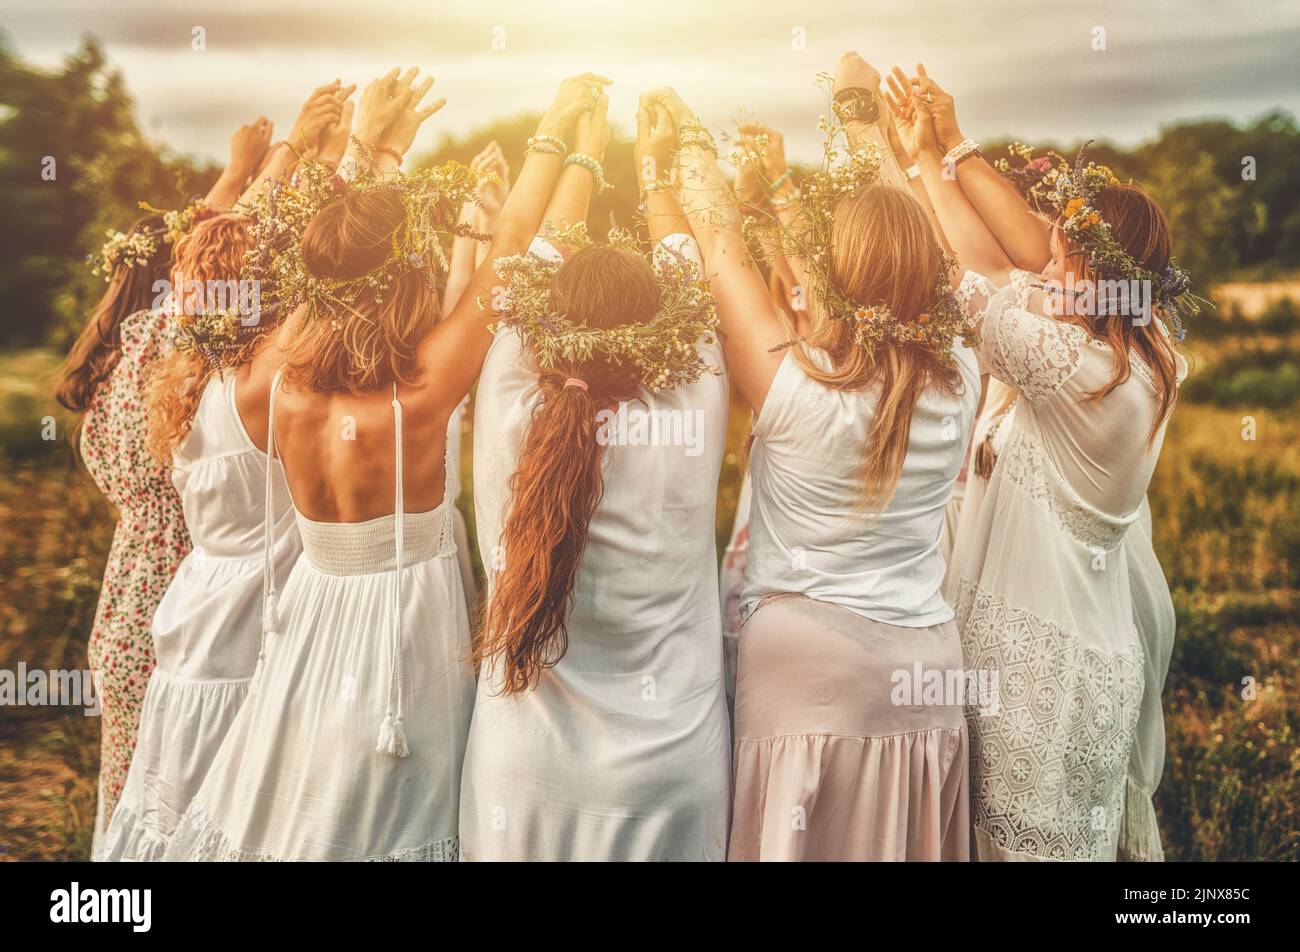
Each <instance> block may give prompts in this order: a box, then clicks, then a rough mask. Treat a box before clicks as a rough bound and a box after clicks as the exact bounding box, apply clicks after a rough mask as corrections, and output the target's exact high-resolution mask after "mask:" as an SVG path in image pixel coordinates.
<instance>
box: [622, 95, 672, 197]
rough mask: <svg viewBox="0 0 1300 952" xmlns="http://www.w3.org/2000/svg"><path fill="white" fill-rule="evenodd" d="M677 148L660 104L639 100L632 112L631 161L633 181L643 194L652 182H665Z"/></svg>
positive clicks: (670, 124)
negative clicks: (633, 141) (634, 120)
mask: <svg viewBox="0 0 1300 952" xmlns="http://www.w3.org/2000/svg"><path fill="white" fill-rule="evenodd" d="M676 149H677V128H676V126H674V125H673V117H672V116H671V115H669V114H668V109H667V108H666V107H665V106H664V105H663V103H660V102H657V101H655V100H652V99H648V98H647V96H642V97H641V102H640V105H639V108H638V109H637V112H636V143H635V145H633V147H632V159H633V161H634V162H635V163H636V174H637V181H638V185H639V186H640V188H641V189H642V190H643V191H644V190H645V187H646V186H647V185H650V184H651V183H653V182H662V181H666V180H667V178H668V175H669V173H670V172H671V171H672V167H673V152H674V151H675V150H676Z"/></svg>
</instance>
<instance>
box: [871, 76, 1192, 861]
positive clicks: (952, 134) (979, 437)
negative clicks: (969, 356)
mask: <svg viewBox="0 0 1300 952" xmlns="http://www.w3.org/2000/svg"><path fill="white" fill-rule="evenodd" d="M916 71H917V72H916V76H914V77H912V78H911V79H910V80H909V79H908V77H906V76H905V75H904V74H903V73H902V71H901V70H899V69H898V68H895V69H894V71H893V74H892V75H891V77H890V79H889V86H890V89H891V92H892V93H893V96H894V98H895V100H896V102H897V103H898V104H899V105H900V107H901V108H902V109H903V110H908V109H910V96H909V95H908V94H907V92H906V90H907V87H908V86H914V87H915V88H916V90H917V92H918V93H919V97H920V102H921V107H922V108H924V110H925V111H926V112H927V113H929V114H930V116H931V117H932V118H933V119H934V125H935V136H936V139H937V140H938V145H939V148H941V149H944V150H945V161H946V162H947V163H948V167H949V170H950V174H951V173H955V174H956V178H957V182H958V184H960V185H961V188H962V192H963V193H964V194H965V195H966V197H967V198H969V199H970V201H971V204H972V205H973V206H974V207H975V209H976V211H978V212H979V216H980V218H981V219H982V220H983V222H984V224H985V225H986V226H987V227H988V229H989V231H991V232H992V233H993V235H994V236H995V237H996V238H997V240H998V243H999V244H1000V245H1001V246H1002V248H1003V249H1004V250H1005V251H1006V252H1007V256H1008V257H1009V258H1010V259H1011V262H1012V264H1013V265H1014V267H1015V270H1013V271H1012V272H1011V284H1012V286H1013V288H1014V289H1015V298H1016V301H1017V303H1018V304H1019V305H1020V306H1022V307H1024V306H1026V305H1027V304H1028V297H1029V295H1030V294H1031V293H1032V292H1033V290H1034V285H1036V284H1038V283H1041V278H1040V275H1041V274H1042V271H1043V269H1044V268H1045V267H1046V266H1047V265H1048V263H1049V261H1050V259H1051V254H1052V253H1051V248H1050V239H1051V233H1052V226H1051V223H1050V219H1049V218H1048V217H1047V216H1046V215H1045V214H1044V213H1043V211H1041V210H1038V209H1036V208H1034V207H1033V206H1031V204H1030V201H1029V199H1030V198H1031V197H1032V192H1033V188H1034V186H1035V185H1036V184H1037V183H1038V182H1040V181H1041V180H1042V178H1043V176H1045V175H1046V174H1047V173H1049V172H1050V171H1051V170H1052V169H1053V168H1054V167H1055V163H1054V162H1053V161H1052V159H1051V157H1049V156H1040V157H1037V158H1034V157H1033V155H1032V153H1031V152H1030V151H1029V150H1028V149H1027V148H1025V147H1023V146H1013V147H1012V149H1011V150H1010V152H1011V155H1010V157H1009V158H1008V159H1007V160H1000V161H998V162H997V163H995V164H990V163H989V162H988V161H987V160H986V159H985V158H984V156H983V154H982V153H981V151H980V149H979V147H978V144H977V143H975V142H974V140H971V139H968V138H967V137H966V136H965V135H963V134H962V132H961V129H960V127H959V125H958V122H957V112H956V105H955V102H954V99H953V97H952V95H951V94H950V93H948V92H947V91H946V90H944V89H943V88H942V87H940V86H939V84H938V83H937V82H935V80H934V79H933V78H931V77H930V75H929V74H928V73H927V71H926V68H925V65H924V64H923V63H918V64H917V65H916ZM1018 396H1019V395H1018V393H1017V392H1016V390H1015V389H1014V388H1013V387H1010V386H1007V385H1006V384H1004V383H1002V382H1001V381H999V380H996V379H995V380H992V381H991V383H990V386H989V389H988V397H987V399H986V400H985V404H984V407H983V410H982V412H981V414H980V419H979V421H978V422H977V423H976V426H975V435H974V438H973V439H972V443H971V446H972V450H971V459H970V466H969V473H968V477H967V486H968V490H967V493H968V495H967V499H968V503H967V504H964V505H963V509H962V511H961V513H960V515H959V517H958V521H957V526H956V532H955V533H954V536H953V539H954V541H955V539H956V538H959V537H962V536H965V535H968V534H970V533H971V532H973V531H974V530H975V526H976V524H977V523H978V519H979V509H980V502H981V500H982V499H983V496H984V490H985V489H986V488H987V486H988V481H989V478H990V476H991V475H992V472H993V467H994V465H995V464H996V462H997V459H998V457H999V456H1000V455H1001V454H1002V451H1003V449H1004V448H1005V446H1006V441H1007V435H1008V433H1009V432H1010V430H1011V429H1012V426H1011V417H1012V416H1013V414H1014V413H1015V407H1016V403H1017V400H1018ZM1139 513H1140V515H1139V519H1138V529H1136V530H1134V531H1130V532H1126V533H1125V534H1124V541H1123V548H1124V552H1125V556H1126V559H1127V562H1128V570H1129V584H1130V586H1131V588H1132V591H1133V618H1134V621H1135V623H1136V624H1137V630H1138V636H1139V638H1140V640H1141V643H1142V653H1143V660H1144V664H1143V671H1144V678H1143V680H1144V690H1143V694H1142V712H1141V714H1140V715H1139V718H1138V726H1137V734H1136V739H1135V743H1134V745H1133V753H1132V755H1131V757H1130V759H1129V771H1128V780H1127V782H1126V791H1125V797H1124V814H1123V818H1122V820H1121V823H1120V842H1119V857H1120V859H1123V860H1159V859H1161V858H1163V855H1164V851H1163V848H1162V846H1161V843H1160V830H1159V827H1158V825H1157V823H1156V817H1155V808H1154V806H1153V804H1152V802H1151V798H1152V794H1153V793H1154V792H1155V790H1156V788H1157V787H1158V786H1159V784H1160V777H1161V774H1162V773H1163V772H1164V760H1165V732H1164V710H1163V707H1162V705H1161V700H1160V697H1161V694H1162V692H1163V691H1164V684H1165V677H1166V675H1167V674H1168V672H1169V659H1170V656H1171V654H1172V652H1173V643H1174V634H1175V628H1176V618H1175V614H1174V605H1173V599H1172V597H1171V596H1170V593H1169V583H1168V582H1167V581H1166V579H1165V574H1164V570H1163V569H1162V568H1161V566H1160V560H1159V558H1158V557H1157V556H1156V553H1155V549H1154V547H1153V546H1152V544H1151V508H1150V506H1149V504H1148V503H1147V500H1146V499H1145V497H1144V498H1143V501H1142V505H1141V507H1140V508H1139ZM1138 530H1140V531H1138ZM958 585H959V573H957V572H952V573H950V575H949V579H948V582H947V583H946V588H945V594H946V595H947V596H948V597H949V598H952V599H955V598H956V595H957V591H956V589H957V586H958Z"/></svg>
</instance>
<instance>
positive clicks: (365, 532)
mask: <svg viewBox="0 0 1300 952" xmlns="http://www.w3.org/2000/svg"><path fill="white" fill-rule="evenodd" d="M278 383H279V375H278V374H277V376H276V380H275V383H274V384H273V385H272V389H271V413H270V417H271V420H272V421H273V420H274V407H275V391H276V387H277V386H278ZM393 408H394V423H395V430H396V435H397V444H398V451H397V460H396V461H397V466H396V472H397V485H396V487H395V493H394V495H395V504H394V513H401V514H402V515H401V519H402V521H401V523H399V522H398V517H397V516H396V515H395V514H393V515H387V516H380V517H378V518H376V519H371V520H368V521H366V522H357V523H333V522H317V521H315V520H312V519H308V518H307V517H305V516H303V515H302V513H301V512H297V510H296V507H295V516H296V518H297V523H298V529H299V531H300V532H301V534H302V542H303V554H302V557H301V558H300V559H299V560H298V562H297V564H296V565H295V566H294V567H293V571H292V572H291V574H290V576H289V579H288V582H287V584H286V585H285V587H284V591H283V592H282V593H279V595H278V598H277V597H276V596H275V594H274V592H275V588H274V583H275V579H274V577H272V578H271V579H270V583H271V592H272V597H271V598H270V599H269V601H270V603H271V605H272V607H271V608H270V609H269V610H268V614H269V615H270V616H271V618H272V621H273V622H275V621H277V620H278V625H277V627H276V628H274V629H272V630H269V631H267V633H266V635H265V648H264V657H263V661H262V663H261V667H260V670H259V673H258V674H257V676H256V677H255V678H254V681H253V686H252V691H251V693H250V695H249V699H248V701H247V703H246V704H245V705H244V706H243V708H242V709H241V710H240V712H239V716H238V718H237V719H236V721H235V724H234V725H233V726H232V727H231V729H230V732H229V734H228V735H227V737H226V741H225V743H224V744H223V745H222V748H221V750H220V752H219V753H218V754H217V757H216V760H215V761H214V763H213V765H212V769H211V770H210V771H209V773H208V776H207V779H206V780H205V781H204V783H203V786H202V787H201V788H200V790H199V792H198V794H197V795H196V796H195V798H194V800H193V802H192V803H191V804H190V807H189V809H188V810H187V811H186V813H185V815H184V817H183V818H182V819H181V823H180V826H179V828H178V829H177V832H176V834H175V836H174V837H173V840H172V844H171V846H170V847H169V849H168V850H167V853H166V858H167V859H178V860H406V861H454V860H456V858H457V831H456V823H457V809H458V795H459V788H460V773H461V764H462V760H463V756H464V749H465V735H466V732H467V731H468V728H469V717H470V712H471V708H472V704H473V691H474V680H473V672H472V670H471V668H470V664H469V650H470V643H469V622H468V619H467V617H466V614H465V599H464V594H463V590H462V588H461V578H460V572H459V570H458V568H457V565H456V547H455V544H454V543H453V541H452V518H451V507H452V505H453V500H452V497H451V493H450V487H449V486H446V487H445V491H444V497H443V500H442V502H441V503H440V504H439V505H438V506H437V508H435V509H431V510H429V511H427V512H419V513H408V512H405V511H404V508H403V504H402V490H401V483H402V454H401V432H402V431H401V425H400V422H401V406H400V404H399V402H398V400H397V398H396V393H394V398H393ZM268 429H270V425H269V426H268ZM268 443H269V444H271V445H273V438H272V437H271V436H270V435H268ZM399 566H401V568H400V569H399ZM277 601H278V605H277V604H276V602H277ZM389 714H393V715H395V716H396V718H397V719H399V720H402V721H404V727H405V736H406V738H407V745H408V747H409V756H397V757H394V756H392V755H390V754H389V753H384V752H380V751H379V750H377V749H376V738H377V736H380V735H381V734H384V733H385V731H384V730H383V729H382V728H381V725H382V727H383V728H387V727H388V726H389V725H390V724H391V721H390V719H389V717H388V715H389Z"/></svg>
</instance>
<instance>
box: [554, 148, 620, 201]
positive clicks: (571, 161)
mask: <svg viewBox="0 0 1300 952" xmlns="http://www.w3.org/2000/svg"><path fill="white" fill-rule="evenodd" d="M564 164H565V165H580V166H582V167H583V168H584V169H586V170H587V171H588V172H590V173H591V177H592V178H594V179H595V180H596V191H597V192H598V193H599V192H603V191H605V190H606V189H611V188H613V187H614V186H612V185H610V184H609V183H608V182H606V181H605V169H604V167H603V166H601V164H600V163H599V162H598V161H596V160H595V159H593V158H592V157H591V156H589V155H587V153H585V152H570V153H569V156H568V158H566V159H565V160H564Z"/></svg>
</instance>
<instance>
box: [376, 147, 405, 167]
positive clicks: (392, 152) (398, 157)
mask: <svg viewBox="0 0 1300 952" xmlns="http://www.w3.org/2000/svg"><path fill="white" fill-rule="evenodd" d="M374 149H375V151H376V152H382V153H383V154H384V155H387V156H389V157H390V158H392V160H393V161H394V162H396V163H397V164H398V165H401V164H402V153H400V152H398V151H397V150H396V149H394V148H393V147H392V146H387V145H377V146H375V147H374Z"/></svg>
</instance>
